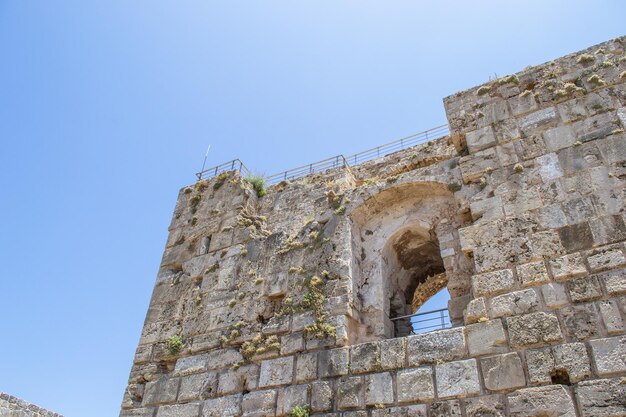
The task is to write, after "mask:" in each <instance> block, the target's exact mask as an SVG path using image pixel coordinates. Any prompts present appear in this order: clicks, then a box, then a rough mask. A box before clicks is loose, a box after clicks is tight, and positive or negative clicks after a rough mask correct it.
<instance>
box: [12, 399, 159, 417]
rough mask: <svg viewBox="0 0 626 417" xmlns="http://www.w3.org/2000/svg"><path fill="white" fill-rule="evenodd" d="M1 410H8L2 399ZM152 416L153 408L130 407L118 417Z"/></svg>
mask: <svg viewBox="0 0 626 417" xmlns="http://www.w3.org/2000/svg"><path fill="white" fill-rule="evenodd" d="M3 411H9V409H5V408H3V407H2V401H1V400H0V412H3ZM153 416H154V408H132V409H127V410H122V412H121V413H120V417H153ZM44 417H45V416H44ZM54 417H56V416H54Z"/></svg>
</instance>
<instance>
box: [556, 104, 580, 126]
mask: <svg viewBox="0 0 626 417" xmlns="http://www.w3.org/2000/svg"><path fill="white" fill-rule="evenodd" d="M557 109H558V111H559V114H560V115H561V119H562V120H563V121H564V122H566V123H567V122H573V121H576V120H579V119H582V118H583V117H586V116H587V111H586V110H585V106H584V105H583V104H582V103H581V102H580V101H579V100H578V99H572V100H568V101H566V102H564V103H561V104H559V105H557Z"/></svg>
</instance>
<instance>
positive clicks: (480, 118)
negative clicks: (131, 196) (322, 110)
mask: <svg viewBox="0 0 626 417" xmlns="http://www.w3.org/2000/svg"><path fill="white" fill-rule="evenodd" d="M625 43H626V42H625V40H624V38H620V39H617V40H613V41H609V42H606V43H604V44H601V45H598V46H595V47H592V48H590V49H588V50H586V51H582V52H579V53H576V54H572V55H569V56H566V57H563V58H560V59H558V60H556V61H553V62H550V63H547V64H543V65H540V66H537V67H531V68H528V69H526V70H524V71H522V72H520V73H518V74H516V75H514V76H511V77H504V78H502V79H499V80H494V81H492V82H490V83H487V84H485V85H482V86H479V87H476V88H473V89H471V90H467V91H465V92H461V93H457V94H455V95H453V96H450V97H447V98H446V99H444V105H445V108H446V113H447V115H448V120H449V124H450V127H451V135H450V136H449V137H444V138H439V139H436V140H433V141H431V142H428V143H426V144H423V145H419V146H417V147H414V148H410V149H406V150H404V151H400V152H397V153H394V154H391V155H387V156H384V157H382V158H379V159H376V160H374V161H370V162H367V163H365V164H362V165H359V166H356V167H351V168H336V169H334V170H330V171H326V172H324V173H322V174H315V175H311V176H308V177H304V178H302V179H299V180H296V181H290V182H285V183H280V184H277V185H275V186H273V187H271V188H270V189H269V190H268V193H267V195H265V196H263V197H261V198H259V197H257V195H256V194H255V192H254V190H253V189H252V187H251V186H250V184H249V183H248V182H247V181H246V180H245V179H243V178H241V177H240V176H239V174H238V173H237V172H230V173H226V174H224V175H221V176H219V177H216V178H212V179H210V180H208V181H201V182H199V183H197V184H195V185H192V186H189V187H185V188H183V189H182V190H181V191H180V193H179V197H178V202H177V204H176V208H175V211H174V216H173V219H172V222H171V225H170V234H169V237H168V241H167V244H166V248H165V253H164V255H163V260H162V263H161V267H160V270H159V273H158V276H157V280H156V283H155V288H154V292H153V295H152V300H151V303H150V307H149V310H148V313H147V316H146V321H145V325H144V329H143V332H142V335H141V339H140V342H139V346H138V348H137V352H136V355H135V359H134V364H133V368H132V370H131V375H130V379H129V385H128V388H127V390H126V392H125V395H124V400H123V404H122V412H121V416H151V417H154V416H157V417H165V416H183V417H186V416H240V415H243V416H274V415H276V416H285V415H288V414H289V413H291V412H294V410H298V408H297V407H303V406H306V407H309V408H310V410H311V415H315V416H333V417H335V416H336V417H339V416H345V417H361V416H363V417H365V416H372V417H377V416H431V417H432V416H451V415H459V416H461V415H464V416H485V415H490V416H540V415H541V416H551V415H555V416H556V415H558V416H616V415H626V384H624V378H625V377H626V336H625V335H624V320H625V319H626V316H625V313H626V258H625V253H626V252H625V247H624V241H625V239H626V226H625V219H624V211H623V208H624V179H625V178H626V170H625V166H626V134H625V133H624V128H626V84H625V82H626V72H625V71H626V58H625ZM435 277H438V278H435ZM442 286H446V287H447V288H448V291H449V292H450V295H451V300H450V304H449V311H450V317H451V320H452V323H453V325H454V327H453V328H452V329H447V330H439V331H435V332H431V333H426V334H422V335H413V336H407V337H393V336H395V335H398V334H400V333H399V332H401V330H402V329H401V328H400V327H401V326H398V324H397V322H396V324H395V325H394V322H393V321H391V320H390V317H396V316H397V315H401V312H402V311H405V310H406V311H409V312H411V311H410V310H411V309H412V308H413V307H412V305H411V303H410V302H409V303H408V305H405V304H406V300H407V299H408V298H409V296H411V295H412V292H413V291H415V292H416V295H417V298H418V299H419V296H420V295H421V296H423V297H422V298H427V296H428V295H429V294H431V293H432V291H434V290H437V289H439V288H441V287H442ZM420 291H421V292H422V294H420ZM413 300H415V298H413ZM403 309H404V310H403ZM407 309H408V310H407ZM178 338H180V343H176V342H177V341H178Z"/></svg>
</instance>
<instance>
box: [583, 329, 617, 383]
mask: <svg viewBox="0 0 626 417" xmlns="http://www.w3.org/2000/svg"><path fill="white" fill-rule="evenodd" d="M589 344H590V345H591V355H592V357H593V362H594V363H595V365H596V370H597V372H598V375H600V376H610V375H615V374H620V373H624V372H626V337H624V336H622V337H607V338H606V339H596V340H592V341H590V342H589Z"/></svg>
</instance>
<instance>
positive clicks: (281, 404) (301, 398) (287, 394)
mask: <svg viewBox="0 0 626 417" xmlns="http://www.w3.org/2000/svg"><path fill="white" fill-rule="evenodd" d="M308 391H309V386H308V385H291V386H288V387H285V388H282V389H281V390H279V391H278V401H277V402H276V415H278V416H286V415H288V414H289V413H291V411H292V410H293V409H294V408H295V407H298V406H300V407H302V406H308V405H309V400H308Z"/></svg>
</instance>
